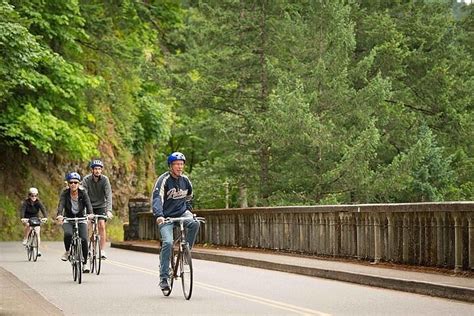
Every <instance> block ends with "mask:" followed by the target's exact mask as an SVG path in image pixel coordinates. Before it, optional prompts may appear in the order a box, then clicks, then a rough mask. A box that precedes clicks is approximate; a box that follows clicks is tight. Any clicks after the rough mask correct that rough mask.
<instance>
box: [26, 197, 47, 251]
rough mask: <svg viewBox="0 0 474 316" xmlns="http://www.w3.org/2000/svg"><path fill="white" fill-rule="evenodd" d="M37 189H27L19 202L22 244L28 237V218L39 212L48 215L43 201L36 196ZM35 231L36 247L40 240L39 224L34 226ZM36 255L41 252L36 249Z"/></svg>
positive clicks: (44, 215) (35, 215)
mask: <svg viewBox="0 0 474 316" xmlns="http://www.w3.org/2000/svg"><path fill="white" fill-rule="evenodd" d="M38 194H39V192H38V189H37V188H30V189H29V190H28V198H27V199H25V200H24V201H23V203H22V204H21V210H20V218H21V222H22V223H23V225H24V226H25V227H24V231H23V233H24V234H23V245H26V239H27V237H28V233H29V232H30V225H29V224H28V219H30V218H32V217H38V215H39V212H40V211H41V214H42V215H43V217H44V218H47V217H48V213H47V212H46V208H45V207H44V205H43V203H41V201H40V199H39V197H38ZM35 230H36V232H37V233H38V247H39V244H40V242H41V237H40V231H41V228H40V226H36V227H35ZM38 256H41V252H39V251H38Z"/></svg>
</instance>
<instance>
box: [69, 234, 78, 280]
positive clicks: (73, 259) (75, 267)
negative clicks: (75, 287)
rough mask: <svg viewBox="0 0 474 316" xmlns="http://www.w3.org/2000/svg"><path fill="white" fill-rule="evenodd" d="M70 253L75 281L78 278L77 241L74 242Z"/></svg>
mask: <svg viewBox="0 0 474 316" xmlns="http://www.w3.org/2000/svg"><path fill="white" fill-rule="evenodd" d="M69 251H70V253H69V261H70V262H71V267H72V279H73V280H74V282H76V280H77V265H76V243H75V242H72V243H71V247H70V250H69Z"/></svg>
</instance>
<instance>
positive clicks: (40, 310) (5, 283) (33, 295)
mask: <svg viewBox="0 0 474 316" xmlns="http://www.w3.org/2000/svg"><path fill="white" fill-rule="evenodd" d="M0 293H1V295H0V297H1V298H0V315H25V314H29V313H33V314H34V315H41V316H42V315H64V314H63V312H62V311H61V310H60V309H59V308H57V307H56V306H54V305H53V304H51V303H50V302H48V301H47V300H46V299H45V298H44V297H43V296H41V295H40V294H39V293H38V292H36V291H35V290H34V289H32V288H30V287H29V286H28V285H26V284H25V283H24V282H22V281H21V280H20V279H18V278H17V277H16V276H14V275H13V274H12V273H10V272H9V271H7V270H5V269H4V268H3V267H0ZM31 309H33V310H31Z"/></svg>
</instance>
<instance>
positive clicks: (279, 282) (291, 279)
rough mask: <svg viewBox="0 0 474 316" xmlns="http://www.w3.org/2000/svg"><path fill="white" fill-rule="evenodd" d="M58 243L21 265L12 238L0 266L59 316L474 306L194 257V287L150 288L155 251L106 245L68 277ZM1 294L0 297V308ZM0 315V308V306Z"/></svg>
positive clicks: (431, 310) (0, 247) (394, 311)
mask: <svg viewBox="0 0 474 316" xmlns="http://www.w3.org/2000/svg"><path fill="white" fill-rule="evenodd" d="M61 253H62V244H61V243H53V242H46V243H43V254H44V256H43V257H41V258H39V259H38V262H36V263H33V262H27V261H26V254H25V251H24V250H23V249H22V247H21V245H20V243H19V242H15V243H0V266H1V267H3V268H4V269H6V270H7V271H9V272H11V273H13V274H14V275H15V276H16V277H18V278H19V279H20V280H21V281H22V282H25V283H26V284H28V285H29V286H30V287H31V288H33V289H34V290H36V291H37V292H38V293H39V294H40V295H42V296H43V297H44V298H45V299H46V300H48V301H49V302H50V303H52V304H54V305H55V306H56V307H58V308H59V309H60V310H62V311H63V312H64V314H65V315H74V314H75V315H86V314H87V315H145V314H158V313H159V314H165V315H171V314H174V315H176V314H187V315H189V314H202V315H204V314H206V315H225V314H230V315H294V314H305V315H381V314H383V315H449V314H450V315H473V313H474V305H473V304H470V303H463V302H457V301H452V300H447V299H440V298H433V297H428V296H422V295H416V294H409V293H403V292H399V291H392V290H385V289H378V288H372V287H366V286H360V285H355V284H349V283H344V282H337V281H331V280H325V279H318V278H313V277H306V276H300V275H294V274H289V273H283V272H276V271H267V270H263V269H256V268H249V267H243V266H236V265H230V264H225V263H218V262H208V261H201V260H195V261H193V263H194V268H195V289H194V292H193V297H192V298H191V301H185V300H184V298H183V296H182V293H181V288H180V286H178V287H176V288H175V289H174V290H173V293H172V294H171V296H170V297H164V296H163V295H162V294H161V292H160V291H159V290H158V287H157V283H158V276H157V266H158V256H157V255H154V254H148V253H140V252H134V251H127V250H121V249H116V248H112V249H110V248H109V249H108V254H109V257H110V260H107V261H105V262H104V266H103V273H102V274H101V275H100V276H96V275H85V276H84V280H83V284H81V285H78V284H76V283H74V282H73V281H72V275H71V271H70V270H71V269H70V265H69V264H68V263H64V262H62V261H60V260H59V257H60V255H61ZM6 296H7V295H5V293H2V294H1V297H0V306H2V305H1V304H4V302H3V301H4V300H5V297H6ZM0 314H3V313H2V310H0Z"/></svg>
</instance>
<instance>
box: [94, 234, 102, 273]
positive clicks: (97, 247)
mask: <svg viewBox="0 0 474 316" xmlns="http://www.w3.org/2000/svg"><path fill="white" fill-rule="evenodd" d="M94 249H95V250H94V251H95V254H96V258H95V259H96V263H97V265H96V267H95V272H96V274H97V275H99V274H100V268H101V266H102V249H101V248H100V236H99V235H96V236H95V242H94ZM91 273H92V271H91Z"/></svg>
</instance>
